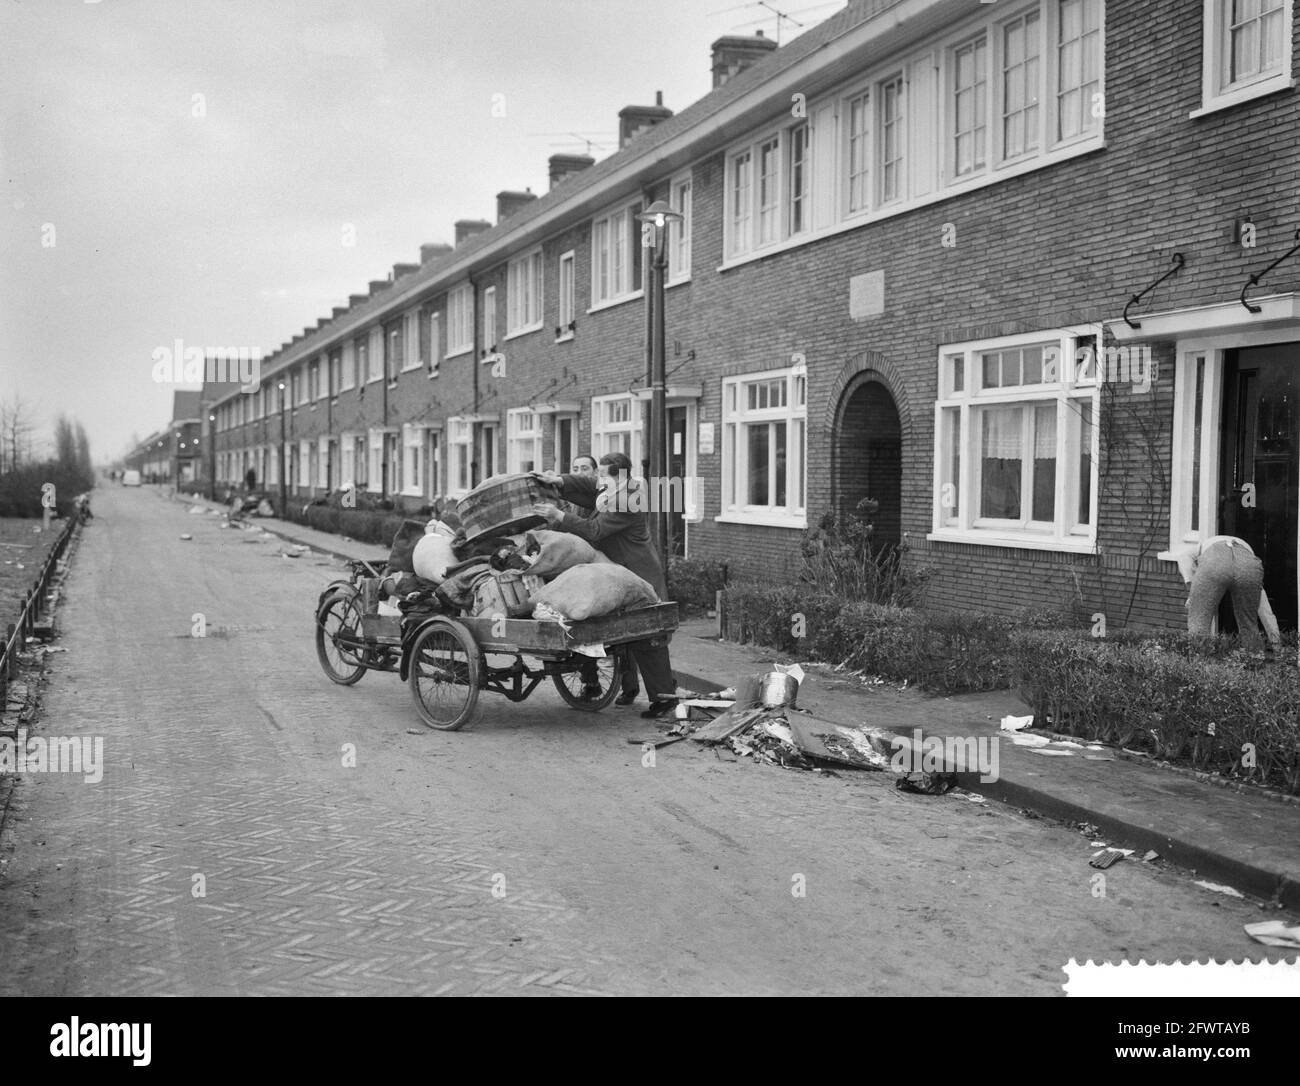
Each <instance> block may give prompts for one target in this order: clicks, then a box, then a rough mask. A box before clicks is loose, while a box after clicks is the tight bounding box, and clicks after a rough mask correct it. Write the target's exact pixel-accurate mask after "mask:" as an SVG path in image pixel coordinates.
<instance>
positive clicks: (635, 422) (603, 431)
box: [575, 392, 644, 475]
mask: <svg viewBox="0 0 1300 1086" xmlns="http://www.w3.org/2000/svg"><path fill="white" fill-rule="evenodd" d="M624 405H626V408H627V410H626V412H624V411H623V410H622V407H623V406H624ZM616 408H618V410H617V411H615V409H616ZM615 413H617V414H618V415H620V416H621V415H624V414H626V418H617V419H615V418H614V415H615ZM641 416H642V410H641V402H640V401H639V400H638V399H637V398H636V397H635V396H633V395H632V394H631V393H629V392H622V393H618V394H616V395H612V396H593V397H592V398H591V455H592V456H594V457H595V458H596V460H597V461H599V460H600V458H601V457H602V456H604V455H605V454H606V453H607V452H614V451H619V452H623V451H626V453H627V456H628V459H629V460H631V461H632V472H633V474H634V475H639V474H640V473H641V460H642V457H643V455H644V453H643V448H644V447H643V443H642V442H643V437H642V425H641V423H642V417H641ZM624 435H626V437H627V441H626V445H627V449H626V450H624V449H623V448H622V446H623V444H624V441H623V440H622V438H623V436H624ZM615 444H617V446H618V448H617V450H616V449H615V448H614V445H615ZM575 455H578V454H575Z"/></svg>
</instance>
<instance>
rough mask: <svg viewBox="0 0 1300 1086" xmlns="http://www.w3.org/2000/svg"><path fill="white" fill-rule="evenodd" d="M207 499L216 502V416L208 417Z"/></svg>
mask: <svg viewBox="0 0 1300 1086" xmlns="http://www.w3.org/2000/svg"><path fill="white" fill-rule="evenodd" d="M208 489H209V494H208V499H209V500H210V501H216V500H217V416H216V415H209V416H208Z"/></svg>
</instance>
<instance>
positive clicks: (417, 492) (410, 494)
mask: <svg viewBox="0 0 1300 1086" xmlns="http://www.w3.org/2000/svg"><path fill="white" fill-rule="evenodd" d="M400 497H403V498H423V497H424V491H423V490H421V489H420V488H419V487H416V488H415V489H414V490H403V491H402V493H401V495H400Z"/></svg>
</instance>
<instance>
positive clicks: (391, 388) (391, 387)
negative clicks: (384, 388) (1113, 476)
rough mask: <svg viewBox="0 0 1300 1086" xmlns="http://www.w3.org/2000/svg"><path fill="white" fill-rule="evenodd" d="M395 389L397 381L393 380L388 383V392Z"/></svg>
mask: <svg viewBox="0 0 1300 1086" xmlns="http://www.w3.org/2000/svg"><path fill="white" fill-rule="evenodd" d="M396 387H397V379H396V378H393V380H391V381H389V382H388V390H389V391H390V392H391V391H392V390H393V389H395V388H396Z"/></svg>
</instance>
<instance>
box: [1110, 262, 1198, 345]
mask: <svg viewBox="0 0 1300 1086" xmlns="http://www.w3.org/2000/svg"><path fill="white" fill-rule="evenodd" d="M1186 263H1187V261H1186V259H1184V257H1183V254H1182V253H1174V266H1173V267H1172V268H1170V269H1169V270H1168V271H1167V272H1165V274H1164V275H1162V276H1161V277H1160V278H1159V279H1157V280H1156V281H1155V282H1154V283H1152V284H1151V285H1150V286H1149V287H1147V289H1146V290H1144V291H1143V292H1142V293H1141V294H1134V295H1133V297H1132V298H1130V299H1129V300H1128V304H1127V305H1126V306H1124V323H1125V324H1127V325H1128V326H1129V327H1130V328H1134V329H1136V328H1141V327H1142V322H1141V321H1135V320H1131V319H1130V318H1129V315H1128V311H1129V310H1130V309H1132V308H1133V306H1135V305H1137V304H1138V302H1140V301H1141V300H1142V299H1143V298H1145V297H1146V296H1147V295H1148V294H1150V293H1151V292H1152V291H1153V290H1155V289H1156V287H1158V286H1159V285H1160V284H1161V283H1163V282H1164V281H1165V280H1166V279H1168V278H1169V277H1170V276H1171V275H1176V274H1177V273H1178V272H1179V271H1180V270H1181V268H1182V266H1183V265H1184V264H1186Z"/></svg>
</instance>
